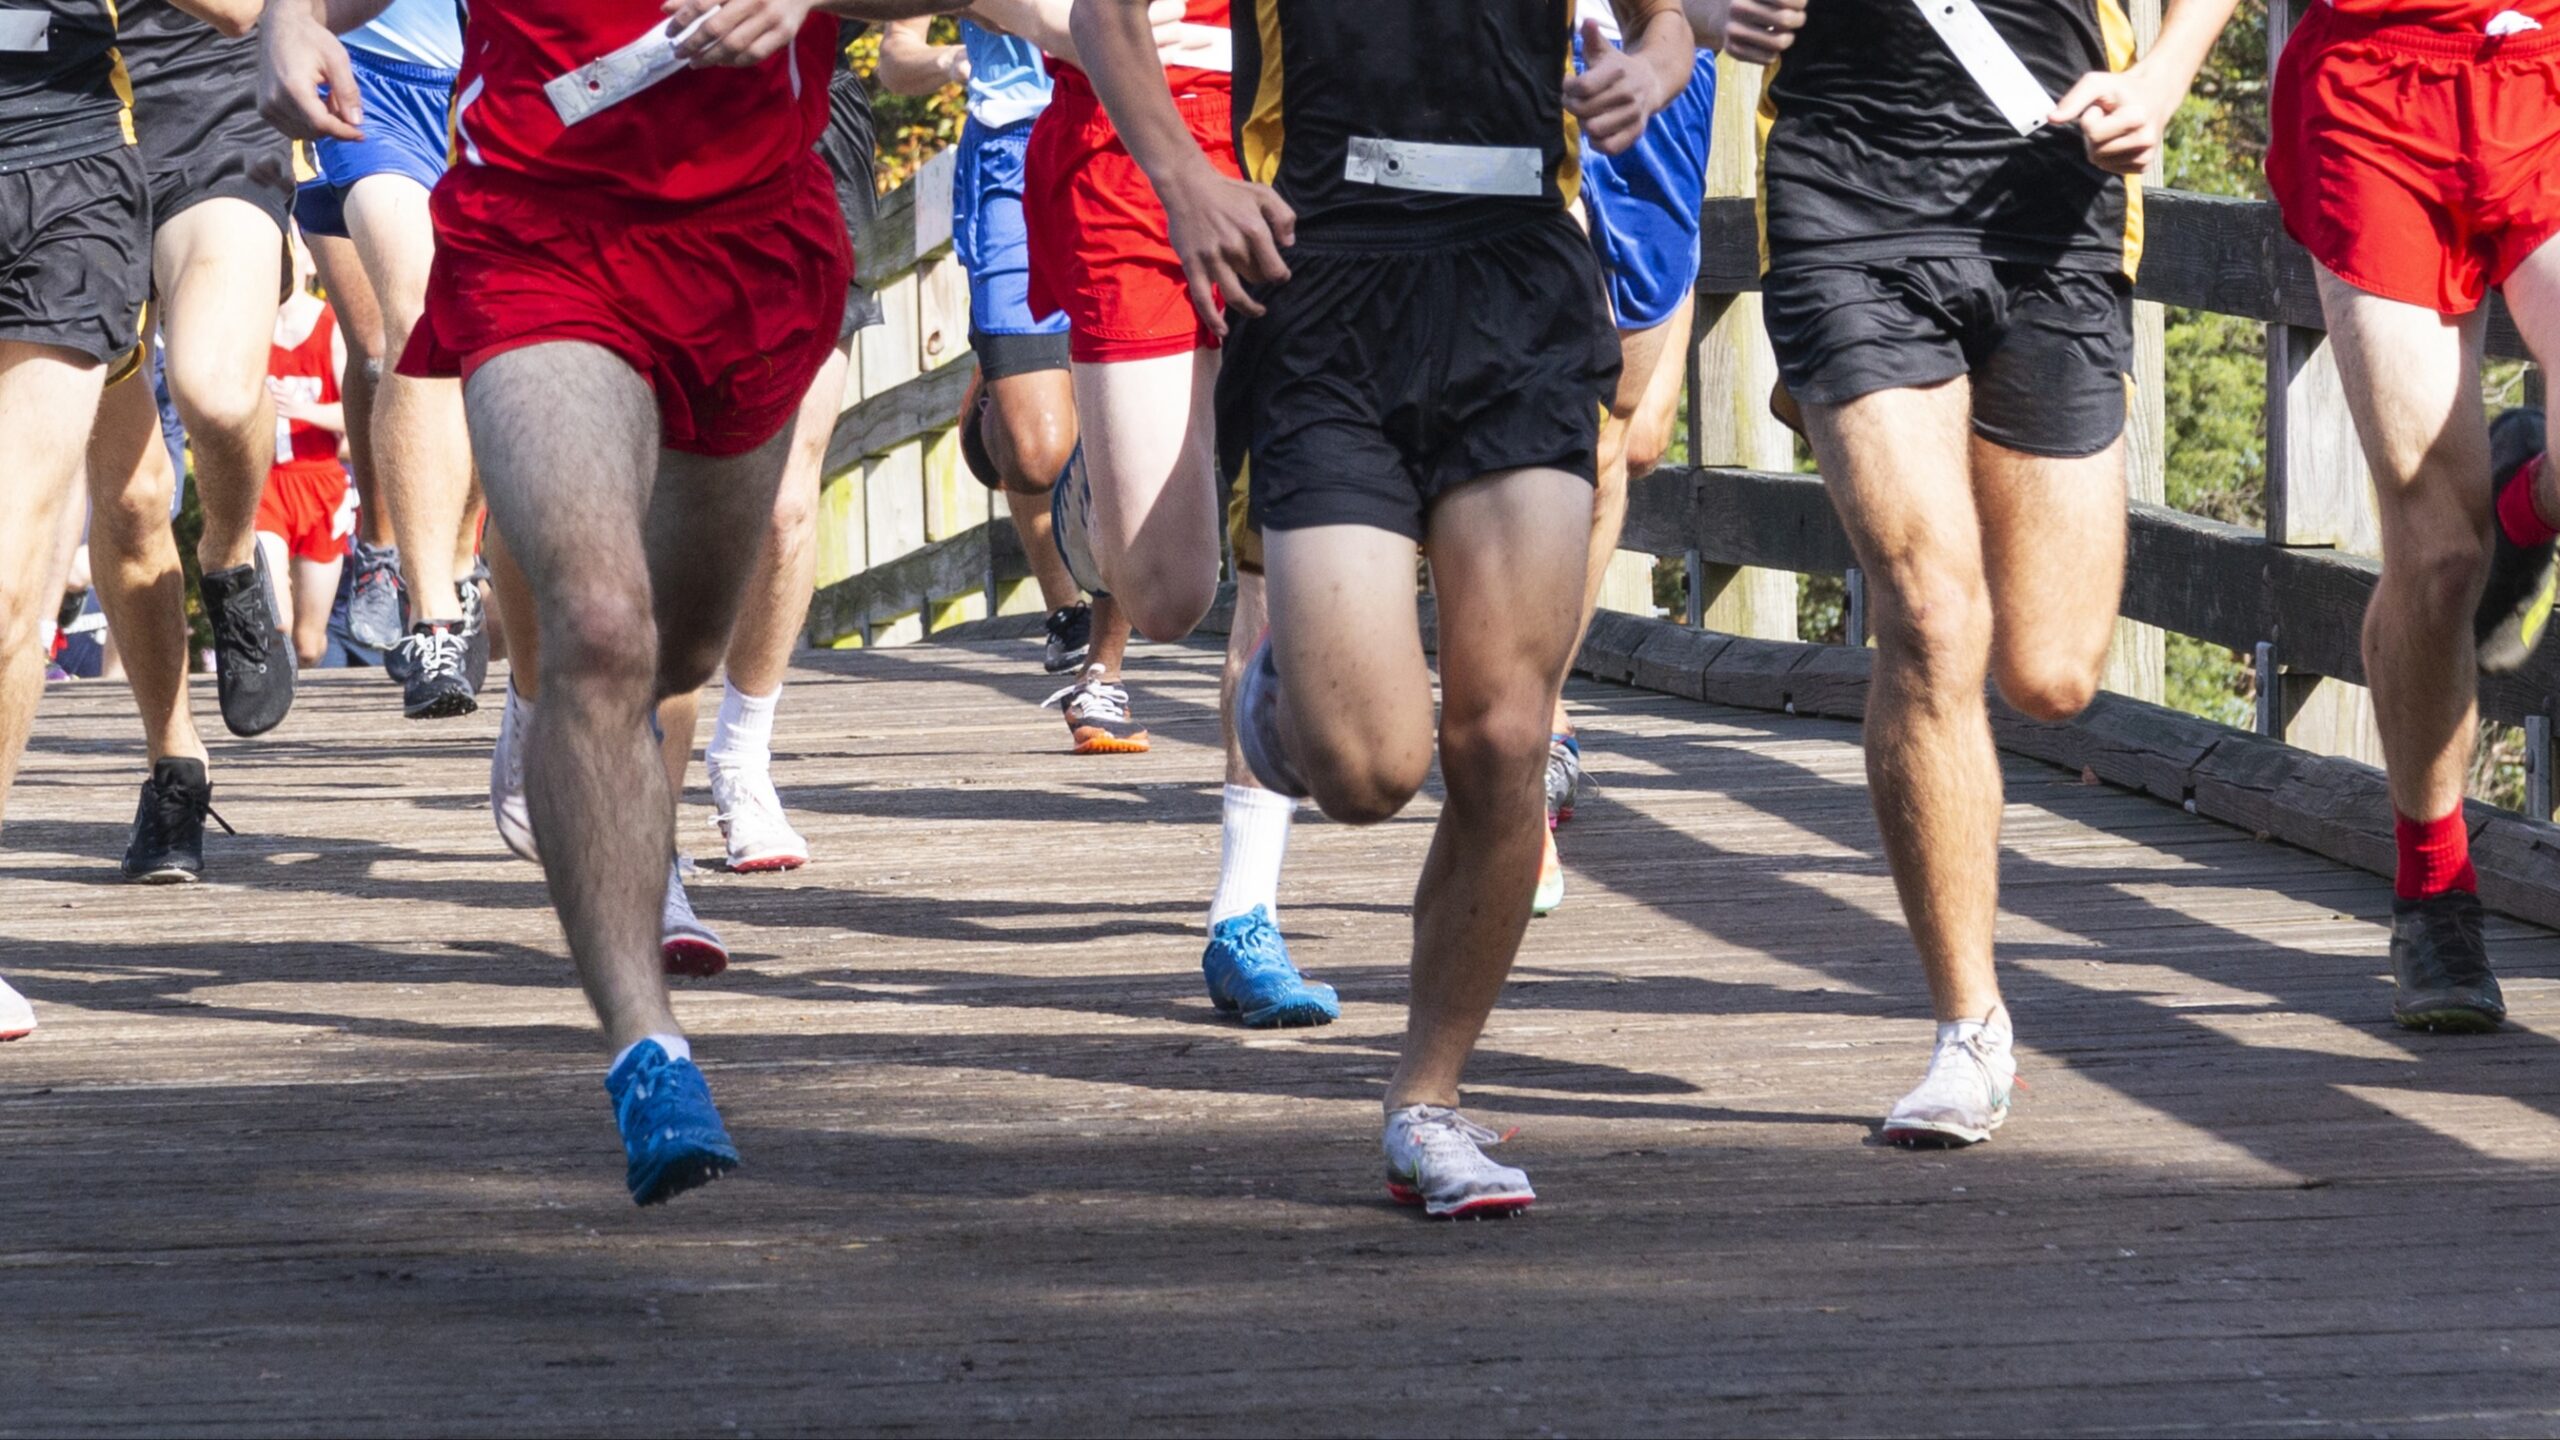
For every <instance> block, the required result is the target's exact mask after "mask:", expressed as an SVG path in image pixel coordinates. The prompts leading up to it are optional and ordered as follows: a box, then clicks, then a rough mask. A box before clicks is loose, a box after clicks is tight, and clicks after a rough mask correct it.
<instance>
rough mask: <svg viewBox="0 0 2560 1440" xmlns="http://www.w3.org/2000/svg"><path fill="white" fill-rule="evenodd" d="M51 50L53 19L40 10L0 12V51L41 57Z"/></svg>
mask: <svg viewBox="0 0 2560 1440" xmlns="http://www.w3.org/2000/svg"><path fill="white" fill-rule="evenodd" d="M52 48H53V17H52V16H51V15H49V14H47V13H45V12H44V11H42V10H0V51H5V52H6V53H8V54H12V55H42V54H43V53H45V52H46V51H47V50H50V49H52Z"/></svg>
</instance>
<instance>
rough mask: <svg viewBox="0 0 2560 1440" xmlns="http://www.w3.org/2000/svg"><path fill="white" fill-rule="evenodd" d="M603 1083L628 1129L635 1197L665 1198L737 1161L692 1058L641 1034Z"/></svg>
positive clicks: (625, 1137) (653, 1201)
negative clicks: (668, 1049)
mask: <svg viewBox="0 0 2560 1440" xmlns="http://www.w3.org/2000/svg"><path fill="white" fill-rule="evenodd" d="M604 1089H605V1094H606V1095H608V1096H610V1097H612V1100H613V1120H614V1124H615V1125H616V1126H618V1127H619V1128H620V1129H621V1131H622V1153H623V1155H624V1157H625V1158H626V1159H627V1160H628V1161H629V1169H628V1171H627V1173H626V1175H625V1180H626V1182H627V1183H628V1184H629V1185H630V1187H631V1200H632V1203H633V1204H635V1205H661V1204H664V1203H666V1202H667V1201H669V1200H672V1199H674V1198H675V1197H676V1196H678V1195H681V1194H683V1193H684V1192H685V1191H687V1190H690V1189H692V1188H694V1187H695V1186H697V1185H704V1184H708V1183H710V1182H711V1181H714V1180H717V1179H719V1178H720V1177H721V1176H723V1175H726V1174H728V1173H729V1172H730V1171H732V1170H735V1169H737V1168H738V1147H737V1146H736V1145H735V1144H733V1143H732V1142H731V1141H730V1139H729V1127H727V1126H726V1125H723V1124H721V1123H720V1111H719V1108H718V1107H717V1106H714V1105H713V1104H712V1103H711V1087H710V1085H709V1084H707V1083H706V1082H705V1081H704V1080H703V1078H702V1071H701V1070H700V1069H698V1068H697V1067H696V1066H695V1065H694V1063H693V1062H692V1061H691V1060H689V1059H679V1058H677V1057H676V1056H673V1055H669V1054H668V1053H667V1051H666V1047H665V1046H663V1045H660V1044H659V1043H658V1042H657V1041H655V1040H643V1041H641V1042H640V1043H639V1044H637V1045H635V1046H633V1047H631V1053H629V1054H627V1055H625V1056H623V1057H622V1060H621V1062H620V1063H619V1064H617V1065H615V1066H614V1067H613V1069H612V1071H611V1072H609V1073H608V1074H607V1075H606V1076H605V1077H604Z"/></svg>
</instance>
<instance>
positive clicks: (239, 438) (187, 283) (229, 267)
mask: <svg viewBox="0 0 2560 1440" xmlns="http://www.w3.org/2000/svg"><path fill="white" fill-rule="evenodd" d="M153 251H154V261H155V264H154V267H153V268H154V273H155V274H156V275H157V277H158V281H159V293H160V316H161V322H160V330H161V334H162V336H163V337H164V339H165V341H166V349H165V355H164V359H165V360H166V363H167V366H168V374H169V398H170V399H171V400H173V401H175V402H176V404H177V407H178V415H179V417H180V418H181V419H183V420H185V421H186V425H187V443H188V447H189V449H190V450H192V451H193V452H194V455H195V472H196V494H197V498H198V499H199V500H200V501H201V502H202V506H203V510H204V538H203V539H202V540H200V541H198V542H197V545H196V559H197V561H198V562H199V563H200V564H201V565H202V566H203V568H204V569H206V570H208V571H212V570H228V569H232V568H234V567H236V566H241V565H246V564H248V563H249V561H250V557H251V553H252V551H253V549H254V540H253V536H254V534H255V531H256V524H257V518H258V497H259V496H260V495H261V494H262V493H264V492H265V490H266V485H267V471H268V469H269V468H270V467H271V466H273V465H274V464H275V458H276V444H275V433H276V431H275V402H274V401H273V400H272V399H271V398H269V396H268V394H267V351H268V349H269V347H270V346H272V345H273V343H274V340H275V328H276V305H277V301H278V296H277V293H276V277H277V275H278V274H279V273H280V272H281V268H282V265H283V263H284V262H283V256H284V235H283V233H282V232H280V231H278V230H277V229H276V225H275V221H274V220H272V219H271V218H269V217H268V215H267V214H266V212H264V211H262V210H260V209H259V208H258V207H257V206H255V205H252V204H250V203H249V202H248V201H246V200H239V199H234V198H231V197H229V196H221V197H217V198H214V199H210V200H204V201H200V202H198V203H196V204H194V205H190V206H188V207H187V208H186V209H184V210H182V211H180V212H179V213H178V214H176V215H174V216H171V217H170V218H169V220H168V221H167V222H166V223H164V224H162V225H161V226H160V227H159V233H158V235H157V237H156V238H155V240H154V241H153Z"/></svg>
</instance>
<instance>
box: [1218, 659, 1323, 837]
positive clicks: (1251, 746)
mask: <svg viewBox="0 0 2560 1440" xmlns="http://www.w3.org/2000/svg"><path fill="white" fill-rule="evenodd" d="M1236 748H1237V749H1238V750H1241V751H1243V752H1244V763H1245V767H1246V768H1247V769H1249V770H1251V771H1252V772H1253V778H1255V779H1256V780H1259V781H1261V782H1262V788H1263V789H1265V790H1269V791H1271V792H1273V793H1275V794H1280V795H1286V796H1288V797H1289V798H1290V799H1292V800H1304V799H1306V798H1307V797H1308V796H1309V795H1311V794H1313V793H1314V792H1313V791H1312V790H1310V789H1309V788H1308V786H1307V782H1306V781H1305V780H1304V779H1302V778H1300V777H1299V775H1298V766H1297V762H1296V761H1294V760H1292V759H1290V758H1289V747H1288V746H1287V745H1286V744H1284V743H1282V741H1281V738H1280V668H1279V666H1278V665H1277V664H1275V663H1274V662H1273V660H1272V658H1271V640H1270V637H1268V636H1265V637H1264V638H1263V641H1262V644H1261V645H1260V647H1258V648H1257V649H1255V651H1254V652H1253V659H1252V660H1251V661H1250V662H1248V663H1247V664H1246V665H1245V667H1244V674H1243V675H1242V676H1240V677H1238V679H1237V681H1236Z"/></svg>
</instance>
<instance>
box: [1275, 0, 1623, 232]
mask: <svg viewBox="0 0 2560 1440" xmlns="http://www.w3.org/2000/svg"><path fill="white" fill-rule="evenodd" d="M1573 14H1574V7H1573V3H1572V0H1436V3H1417V0H1234V19H1235V31H1234V35H1235V131H1236V156H1237V159H1238V161H1239V162H1240V163H1241V164H1242V165H1243V166H1244V170H1245V173H1246V174H1247V175H1248V176H1250V177H1251V178H1253V179H1255V180H1259V181H1261V182H1263V183H1264V184H1267V185H1270V186H1271V187H1273V188H1274V189H1276V190H1278V191H1279V192H1280V198H1282V199H1283V200H1286V201H1287V202H1288V203H1289V206H1290V208H1291V209H1293V210H1295V211H1296V212H1297V215H1298V230H1299V234H1300V235H1301V236H1302V237H1305V236H1321V235H1323V234H1326V233H1329V232H1339V231H1346V230H1349V231H1358V230H1388V231H1394V232H1399V233H1404V234H1411V233H1414V232H1416V231H1417V230H1419V231H1423V232H1428V233H1447V234H1463V233H1465V232H1467V231H1468V230H1470V229H1473V228H1476V227H1479V226H1481V225H1483V224H1485V223H1486V222H1488V221H1492V222H1497V223H1498V222H1501V221H1504V220H1507V219H1517V218H1521V217H1524V216H1534V215H1540V214H1553V213H1556V212H1558V211H1561V210H1563V209H1564V208H1565V207H1566V206H1567V205H1569V204H1570V203H1571V202H1572V198H1573V194H1574V190H1575V187H1576V186H1577V185H1578V184H1579V182H1580V179H1581V167H1580V166H1579V165H1578V164H1577V163H1576V161H1575V158H1574V157H1575V153H1576V150H1575V133H1574V127H1573V124H1572V122H1571V120H1570V119H1569V118H1568V117H1567V116H1566V115H1565V113H1564V77H1565V75H1566V73H1567V66H1568V63H1569V56H1570V54H1571V45H1572V37H1573ZM1423 147H1464V148H1463V149H1458V150H1436V151H1433V150H1426V149H1424V148H1423ZM1452 176H1456V177H1461V178H1460V179H1459V182H1458V183H1460V184H1461V185H1463V186H1464V188H1465V189H1466V190H1468V191H1472V192H1475V193H1453V192H1451V191H1448V190H1434V189H1426V188H1412V187H1413V186H1415V185H1417V184H1420V183H1448V181H1449V179H1450V177H1452ZM1470 176H1472V177H1473V178H1471V179H1470V178H1465V177H1470ZM1435 177H1436V180H1435ZM1485 191H1497V192H1499V193H1482V192H1485Z"/></svg>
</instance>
